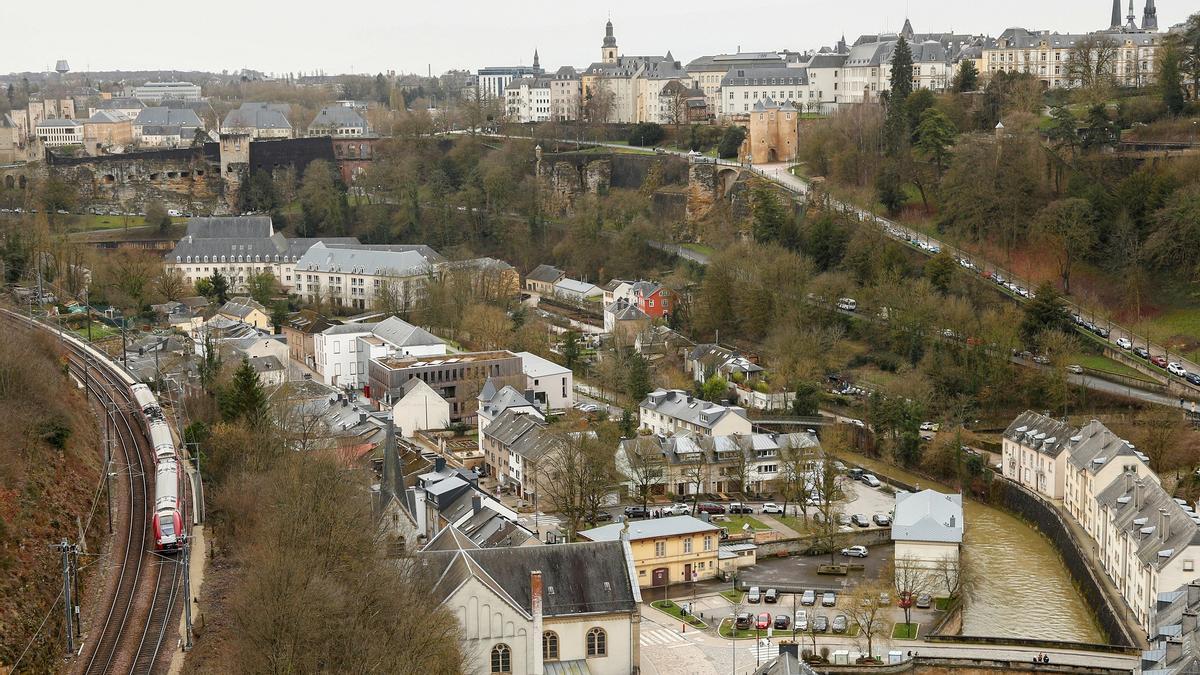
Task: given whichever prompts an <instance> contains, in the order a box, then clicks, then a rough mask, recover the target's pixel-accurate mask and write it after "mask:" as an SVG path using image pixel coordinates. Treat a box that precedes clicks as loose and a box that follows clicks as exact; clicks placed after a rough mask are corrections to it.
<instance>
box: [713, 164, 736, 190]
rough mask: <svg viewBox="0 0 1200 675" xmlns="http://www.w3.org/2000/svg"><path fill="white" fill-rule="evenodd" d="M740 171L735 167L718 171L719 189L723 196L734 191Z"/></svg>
mask: <svg viewBox="0 0 1200 675" xmlns="http://www.w3.org/2000/svg"><path fill="white" fill-rule="evenodd" d="M737 179H738V170H737V169H735V168H733V167H725V168H724V169H720V170H718V171H717V188H718V189H720V191H721V196H723V197H724V196H727V195H728V194H729V191H730V190H732V189H733V186H734V184H736V183H737Z"/></svg>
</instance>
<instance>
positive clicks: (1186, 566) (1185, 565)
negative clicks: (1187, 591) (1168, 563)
mask: <svg viewBox="0 0 1200 675" xmlns="http://www.w3.org/2000/svg"><path fill="white" fill-rule="evenodd" d="M1194 566H1195V563H1193V562H1192V561H1191V560H1184V561H1183V571H1184V572H1191V571H1192V569H1193V567H1194Z"/></svg>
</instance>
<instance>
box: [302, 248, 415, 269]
mask: <svg viewBox="0 0 1200 675" xmlns="http://www.w3.org/2000/svg"><path fill="white" fill-rule="evenodd" d="M430 269H431V266H430V263H429V261H428V260H426V259H425V257H424V256H422V255H421V254H420V253H417V252H416V251H403V252H394V251H377V250H371V249H366V248H342V247H330V246H326V245H325V244H324V243H322V242H317V243H316V244H313V245H312V246H311V247H309V249H308V251H306V252H305V253H304V255H303V256H301V257H300V259H299V260H297V261H296V271H297V272H302V271H321V272H345V273H347V274H354V273H356V274H365V275H395V276H401V277H406V276H417V275H421V274H426V273H427V272H429V271H430ZM355 270H357V272H355Z"/></svg>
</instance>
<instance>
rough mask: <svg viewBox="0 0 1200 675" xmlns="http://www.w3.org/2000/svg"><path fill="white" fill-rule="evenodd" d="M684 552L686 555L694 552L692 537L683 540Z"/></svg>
mask: <svg viewBox="0 0 1200 675" xmlns="http://www.w3.org/2000/svg"><path fill="white" fill-rule="evenodd" d="M683 552H684V553H691V552H692V538H691V537H688V538H687V539H684V540H683Z"/></svg>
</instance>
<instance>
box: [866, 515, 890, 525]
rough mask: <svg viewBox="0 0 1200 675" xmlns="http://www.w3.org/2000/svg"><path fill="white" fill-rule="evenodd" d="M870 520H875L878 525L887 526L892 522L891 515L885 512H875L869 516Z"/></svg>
mask: <svg viewBox="0 0 1200 675" xmlns="http://www.w3.org/2000/svg"><path fill="white" fill-rule="evenodd" d="M871 520H873V521H875V524H876V525H878V526H880V527H887V526H888V525H891V524H892V517H891V516H889V515H888V514H886V513H876V514H875V515H873V516H871Z"/></svg>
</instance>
